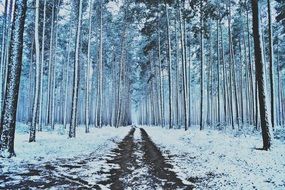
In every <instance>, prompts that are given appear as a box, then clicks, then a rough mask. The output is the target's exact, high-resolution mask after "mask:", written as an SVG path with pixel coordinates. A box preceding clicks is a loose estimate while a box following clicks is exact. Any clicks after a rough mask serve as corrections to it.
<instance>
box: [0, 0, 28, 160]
mask: <svg viewBox="0 0 285 190" xmlns="http://www.w3.org/2000/svg"><path fill="white" fill-rule="evenodd" d="M26 10H27V0H17V1H16V2H15V8H14V12H15V16H14V18H13V22H12V30H11V31H12V36H11V43H10V48H9V56H8V57H9V59H8V76H7V77H8V78H7V88H6V96H5V99H4V107H3V108H4V109H3V111H2V114H1V118H2V126H3V130H2V131H0V132H1V133H0V137H1V144H0V149H1V155H2V156H4V157H12V156H15V151H14V138H15V124H16V113H17V103H18V95H19V83H20V76H21V69H22V52H23V36H24V26H25V18H26Z"/></svg>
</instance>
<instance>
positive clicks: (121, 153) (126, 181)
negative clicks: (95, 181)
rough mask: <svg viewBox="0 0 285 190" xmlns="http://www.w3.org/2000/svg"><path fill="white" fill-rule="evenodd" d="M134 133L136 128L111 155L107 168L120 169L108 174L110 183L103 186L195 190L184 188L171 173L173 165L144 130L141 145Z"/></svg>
mask: <svg viewBox="0 0 285 190" xmlns="http://www.w3.org/2000/svg"><path fill="white" fill-rule="evenodd" d="M134 132H135V129H134V128H133V129H132V130H131V131H130V132H129V134H128V135H127V136H126V137H125V138H124V139H123V141H122V142H121V143H119V145H118V148H116V149H114V150H113V151H112V152H113V153H115V154H114V155H115V156H114V157H113V158H112V159H111V160H108V164H111V165H114V164H115V165H118V166H119V167H118V168H116V169H111V170H110V171H109V172H107V174H109V176H110V177H109V179H108V180H107V181H102V182H100V184H102V185H109V187H110V188H111V189H114V190H119V189H154V190H155V189H171V190H173V189H193V188H194V187H193V186H191V185H186V184H184V183H183V182H182V180H181V179H179V178H178V177H177V175H176V174H175V172H173V171H171V169H172V168H173V167H172V165H171V164H168V163H167V162H166V160H165V158H164V156H163V155H162V153H161V151H160V150H159V148H158V147H157V146H156V145H155V144H154V143H153V142H152V140H151V139H150V137H149V136H148V134H147V133H146V131H145V130H144V129H140V134H141V140H140V141H139V140H137V139H135V140H134ZM140 155H141V157H140ZM140 171H143V172H140ZM105 174H106V173H105ZM142 184H143V185H142Z"/></svg>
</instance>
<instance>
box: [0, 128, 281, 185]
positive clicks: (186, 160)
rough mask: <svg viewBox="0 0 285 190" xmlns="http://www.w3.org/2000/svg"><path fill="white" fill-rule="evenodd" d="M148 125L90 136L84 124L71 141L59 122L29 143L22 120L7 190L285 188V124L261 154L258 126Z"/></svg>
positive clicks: (2, 181) (5, 166) (3, 169)
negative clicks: (182, 127)
mask: <svg viewBox="0 0 285 190" xmlns="http://www.w3.org/2000/svg"><path fill="white" fill-rule="evenodd" d="M140 127H141V128H139V127H137V128H132V127H120V128H118V129H115V128H111V127H103V128H102V129H97V128H92V129H91V132H90V133H89V134H85V133H84V128H83V127H79V128H78V134H77V137H76V139H67V135H66V133H67V131H65V130H64V129H63V128H62V127H61V126H57V128H56V130H55V131H46V132H40V133H38V136H37V142H36V143H28V134H27V133H26V132H25V131H26V130H28V126H25V125H22V124H18V127H17V129H18V130H17V135H16V142H15V149H16V154H17V157H15V158H12V159H10V160H3V159H0V189H27V188H30V189H51V188H52V189H66V188H68V189H78V188H79V189H91V188H93V189H193V187H194V188H196V189H284V188H285V176H284V173H285V140H284V139H285V138H284V137H282V136H280V134H284V129H282V128H279V129H277V130H276V131H275V136H276V140H275V141H274V145H273V147H272V150H270V151H260V150H257V149H256V148H260V147H261V146H262V141H261V137H260V134H259V132H257V131H252V132H248V133H246V134H245V133H244V132H241V131H232V130H223V131H218V130H212V129H206V130H204V131H200V130H199V129H198V127H192V128H191V129H190V130H189V131H187V132H185V131H184V130H177V129H171V130H169V129H161V128H160V127H147V126H140ZM248 127H249V126H248ZM282 130H283V132H282ZM244 131H251V130H247V129H246V130H244Z"/></svg>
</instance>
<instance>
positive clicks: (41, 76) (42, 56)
mask: <svg viewBox="0 0 285 190" xmlns="http://www.w3.org/2000/svg"><path fill="white" fill-rule="evenodd" d="M46 4H47V0H45V1H44V13H43V14H44V19H43V31H42V47H41V51H42V52H41V53H42V54H41V73H40V94H39V131H42V113H43V98H44V97H43V81H44V64H45V61H44V60H45V31H46Z"/></svg>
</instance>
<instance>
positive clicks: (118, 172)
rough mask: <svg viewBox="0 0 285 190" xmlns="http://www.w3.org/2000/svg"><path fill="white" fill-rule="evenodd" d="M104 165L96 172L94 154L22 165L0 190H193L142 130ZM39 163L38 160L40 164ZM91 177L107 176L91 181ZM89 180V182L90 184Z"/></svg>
mask: <svg viewBox="0 0 285 190" xmlns="http://www.w3.org/2000/svg"><path fill="white" fill-rule="evenodd" d="M102 159H103V160H104V163H105V165H102V167H101V168H100V169H99V170H98V166H97V165H96V162H97V160H98V154H97V153H96V152H94V153H91V154H89V155H88V156H87V157H86V156H84V157H82V156H75V157H72V158H65V159H56V160H53V161H47V162H43V163H41V164H39V163H36V164H35V163H28V162H26V163H23V162H22V163H21V166H20V169H19V170H13V171H9V170H8V171H7V172H4V173H3V175H1V176H0V182H1V184H2V185H1V187H0V188H3V189H25V188H27V187H29V188H35V189H39V188H40V189H47V188H56V189H62V188H69V189H70V188H71V189H79V188H82V189H86V188H87V189H102V188H111V189H127V188H131V189H193V187H194V185H193V184H192V183H191V182H190V183H188V184H184V183H183V182H182V180H181V179H180V178H178V177H177V175H176V173H175V172H174V171H172V169H173V166H172V165H171V164H168V163H167V162H166V159H165V158H164V156H163V155H162V153H161V151H160V150H159V148H158V147H157V146H156V145H155V143H154V142H152V140H151V139H150V137H149V135H148V134H147V132H146V131H145V130H144V129H142V128H140V129H139V128H137V130H136V128H131V129H130V131H129V132H128V134H127V135H126V136H125V138H124V139H123V140H122V141H121V142H119V143H118V146H117V147H116V148H115V149H113V150H112V151H111V152H109V153H108V154H107V155H104V156H102V157H101V158H100V159H99V160H102ZM39 161H40V160H39ZM94 176H107V178H105V180H104V178H100V179H99V178H98V180H95V181H94ZM95 178H96V177H95ZM90 179H91V181H90Z"/></svg>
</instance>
